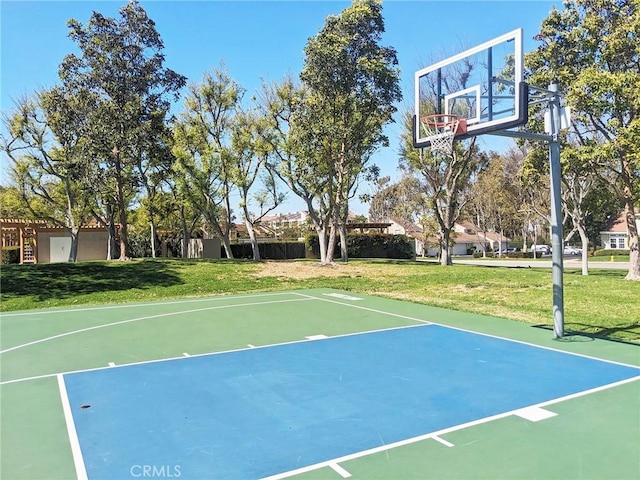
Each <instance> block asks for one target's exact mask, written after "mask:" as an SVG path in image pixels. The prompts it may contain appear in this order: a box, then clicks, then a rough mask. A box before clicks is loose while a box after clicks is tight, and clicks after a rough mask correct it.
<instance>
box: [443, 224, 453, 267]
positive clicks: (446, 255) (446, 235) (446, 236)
mask: <svg viewBox="0 0 640 480" xmlns="http://www.w3.org/2000/svg"><path fill="white" fill-rule="evenodd" d="M450 239H451V231H450V230H446V229H445V230H444V231H443V232H442V243H441V244H440V265H453V262H452V260H451V252H450V251H449V241H450Z"/></svg>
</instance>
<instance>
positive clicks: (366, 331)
mask: <svg viewBox="0 0 640 480" xmlns="http://www.w3.org/2000/svg"><path fill="white" fill-rule="evenodd" d="M424 326H425V325H403V326H401V327H391V328H378V329H375V330H365V331H363V332H352V333H344V334H341V335H334V336H333V337H332V338H340V337H353V336H356V335H367V334H370V333H379V332H388V331H393V330H403V329H405V328H422V327H424ZM302 342H308V340H306V339H305V340H292V341H290V342H282V343H272V344H269V345H260V346H259V347H256V346H251V347H250V346H247V347H248V348H255V349H261V348H271V347H279V346H282V345H293V344H296V343H302ZM245 350H247V348H234V349H231V350H221V351H219V352H207V353H199V354H196V355H191V357H205V356H208V355H223V354H225V353H233V352H242V351H245ZM184 359H185V357H168V358H156V359H154V360H144V361H141V362H131V363H123V364H121V365H118V367H117V368H123V367H133V366H136V365H148V364H150V363H160V362H171V361H173V360H184ZM105 368H107V367H97V368H81V369H79V370H67V371H66V372H57V373H45V374H42V375H34V376H32V377H22V378H14V379H13V380H4V381H2V382H0V385H9V384H11V383H20V382H28V381H31V380H41V379H43V378H51V377H55V376H56V375H59V374H60V375H71V374H73V373H85V372H95V371H97V370H104V369H105Z"/></svg>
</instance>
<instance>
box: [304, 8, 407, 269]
mask: <svg viewBox="0 0 640 480" xmlns="http://www.w3.org/2000/svg"><path fill="white" fill-rule="evenodd" d="M382 33H384V20H383V17H382V2H381V1H380V0H354V1H353V3H352V5H351V6H350V7H349V8H347V9H345V10H343V11H342V12H341V14H340V15H338V16H335V15H330V16H329V17H327V19H326V21H325V25H324V27H323V28H322V29H321V30H320V32H319V33H318V34H317V35H316V36H315V37H312V38H310V39H309V41H308V43H307V46H306V47H305V55H306V57H305V64H304V67H303V69H302V72H301V74H300V78H301V80H302V82H303V84H304V86H305V87H306V88H307V89H308V90H309V94H308V95H307V96H306V97H305V102H306V104H305V109H304V110H303V112H304V114H305V115H306V116H307V118H308V121H307V122H305V128H307V129H308V130H307V135H305V136H304V137H305V138H306V140H307V141H309V142H312V145H313V146H314V149H313V150H307V152H306V154H307V155H310V156H312V158H313V160H314V161H315V162H317V163H318V164H323V165H324V169H323V171H324V170H326V172H327V176H328V180H329V181H328V183H327V188H328V190H327V192H326V193H327V200H328V202H329V204H328V208H329V214H330V218H331V231H330V235H329V242H328V246H327V247H328V248H327V256H326V258H325V262H331V261H333V246H334V244H335V243H334V239H335V235H336V231H339V234H340V239H341V245H342V246H343V247H344V248H342V259H343V261H346V260H347V252H346V222H347V217H348V213H349V199H350V198H352V197H353V196H354V195H355V189H356V188H357V185H358V179H359V176H360V175H361V174H363V173H364V172H365V171H366V169H367V167H368V162H369V160H370V157H371V155H372V154H373V153H374V152H375V151H376V150H377V149H378V148H379V147H381V146H387V145H388V139H387V137H386V136H385V135H384V133H383V127H384V126H385V125H386V124H387V123H389V122H392V121H393V119H392V115H393V114H394V113H395V111H396V107H395V103H396V102H398V101H400V100H401V99H402V94H401V90H400V85H399V76H400V74H399V70H398V68H397V64H398V60H397V57H396V51H395V49H393V48H391V47H383V46H380V45H379V43H380V40H381V38H382Z"/></svg>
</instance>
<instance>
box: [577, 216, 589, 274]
mask: <svg viewBox="0 0 640 480" xmlns="http://www.w3.org/2000/svg"><path fill="white" fill-rule="evenodd" d="M576 228H577V229H578V234H579V235H580V240H581V241H582V254H581V260H582V275H589V237H588V236H587V231H586V230H585V228H584V225H581V224H578V225H576Z"/></svg>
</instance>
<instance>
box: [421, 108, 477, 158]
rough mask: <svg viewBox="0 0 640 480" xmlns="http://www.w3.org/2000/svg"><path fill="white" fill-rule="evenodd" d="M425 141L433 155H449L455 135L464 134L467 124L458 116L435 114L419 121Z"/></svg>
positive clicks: (451, 151)
mask: <svg viewBox="0 0 640 480" xmlns="http://www.w3.org/2000/svg"><path fill="white" fill-rule="evenodd" d="M420 125H421V127H422V130H423V131H424V133H425V140H427V141H428V142H429V144H430V145H429V148H430V149H431V152H432V153H434V154H442V155H451V154H452V153H453V139H454V137H455V136H456V134H462V133H465V132H466V130H467V128H466V126H467V122H466V120H465V119H464V118H461V117H459V116H458V115H451V114H441V113H435V114H433V115H426V116H424V117H422V118H421V119H420Z"/></svg>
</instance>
